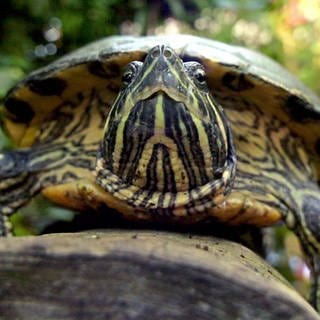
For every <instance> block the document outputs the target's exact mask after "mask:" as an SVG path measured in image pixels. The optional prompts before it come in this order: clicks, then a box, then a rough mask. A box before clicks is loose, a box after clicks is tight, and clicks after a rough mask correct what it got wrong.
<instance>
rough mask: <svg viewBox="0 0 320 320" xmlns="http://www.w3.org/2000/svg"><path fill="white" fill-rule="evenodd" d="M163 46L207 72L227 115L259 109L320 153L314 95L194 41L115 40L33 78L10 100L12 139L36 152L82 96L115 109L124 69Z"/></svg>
mask: <svg viewBox="0 0 320 320" xmlns="http://www.w3.org/2000/svg"><path fill="white" fill-rule="evenodd" d="M159 43H163V44H167V45H169V46H170V47H172V48H173V49H174V50H175V51H176V52H177V53H178V54H179V55H180V56H181V57H182V59H183V60H185V61H188V60H197V61H199V62H201V63H202V64H203V65H204V67H205V69H206V72H207V76H208V82H209V86H210V88H211V89H212V94H213V95H214V96H215V97H216V98H217V99H218V100H220V101H219V102H221V104H222V105H223V107H224V108H225V109H227V112H228V109H232V108H235V109H239V107H240V106H239V104H241V103H242V104H245V103H252V104H254V105H255V107H256V108H258V109H261V111H262V112H263V113H267V114H269V115H270V117H273V116H274V117H276V118H278V119H280V120H281V121H283V122H284V123H285V124H287V125H288V127H290V129H291V130H292V133H293V134H296V135H298V136H301V137H302V138H303V140H304V142H305V144H306V145H307V147H308V149H309V150H310V151H311V152H312V153H314V154H319V153H320V140H319V137H320V127H319V121H320V100H319V98H318V97H317V96H316V95H315V94H314V93H313V92H312V91H310V90H309V89H308V88H306V87H305V86H304V85H303V84H302V83H301V82H300V81H298V80H297V79H296V78H295V77H293V76H292V75H291V74H290V73H289V72H287V71H286V70H285V69H284V68H282V67H281V66H280V65H279V64H277V63H275V62H274V61H273V60H271V59H269V58H267V57H266V56H264V55H261V54H259V53H257V52H254V51H251V50H248V49H245V48H242V47H237V46H232V45H227V44H223V43H221V42H217V41H213V40H209V39H204V38H199V37H196V36H190V35H172V36H149V37H140V38H139V37H138V38H137V37H130V36H113V37H108V38H105V39H102V40H100V41H96V42H93V43H91V44H89V45H87V46H84V47H82V48H80V49H78V50H76V51H74V52H73V53H71V54H68V55H65V56H64V57H62V58H61V59H59V60H57V61H55V62H54V63H51V64H49V65H48V66H46V67H44V68H42V69H39V70H37V71H35V72H33V73H31V74H30V75H29V76H28V77H27V78H26V79H24V80H23V81H21V82H20V83H19V84H18V85H17V86H15V87H14V88H13V89H12V90H11V91H10V92H9V94H8V95H7V98H6V100H5V113H6V119H5V126H6V128H7V131H8V132H9V135H10V136H11V137H12V138H13V140H14V141H15V142H16V143H17V144H18V145H19V146H29V145H32V143H33V141H34V137H35V135H36V134H37V130H38V129H39V124H40V123H42V121H43V119H44V118H48V117H50V114H52V111H53V110H55V109H56V108H58V107H59V106H60V105H61V104H62V103H63V102H64V101H65V100H67V99H69V98H70V97H72V96H73V95H75V94H76V93H78V92H81V91H86V90H90V89H92V88H96V89H97V90H99V89H100V90H105V91H106V94H107V95H109V96H110V98H109V99H110V103H112V100H113V99H114V98H115V96H116V94H117V92H118V90H119V87H120V81H121V70H122V68H123V67H124V66H125V65H126V64H127V63H129V62H130V61H132V60H141V59H143V57H144V56H145V55H146V53H147V52H148V50H150V48H152V47H154V46H155V45H156V44H159ZM235 95H237V96H239V95H240V96H241V97H243V100H242V102H240V103H237V105H235V104H233V103H232V100H233V97H234V96H235ZM244 101H245V102H244ZM243 107H245V106H242V108H243ZM244 121H246V119H244ZM306 128H307V129H306ZM235 130H236V129H235Z"/></svg>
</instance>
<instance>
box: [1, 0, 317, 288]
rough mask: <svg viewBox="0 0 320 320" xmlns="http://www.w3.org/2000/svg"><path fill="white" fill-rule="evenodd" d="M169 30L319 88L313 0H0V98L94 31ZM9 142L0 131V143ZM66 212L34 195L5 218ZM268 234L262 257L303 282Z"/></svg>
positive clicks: (283, 244)
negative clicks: (248, 54) (259, 55)
mask: <svg viewBox="0 0 320 320" xmlns="http://www.w3.org/2000/svg"><path fill="white" fill-rule="evenodd" d="M172 33H191V34H196V35H201V36H205V37H208V38H212V39H217V40H220V41H224V42H227V43H232V44H237V45H242V46H246V47H249V48H252V49H254V50H258V51H261V52H263V53H265V54H267V55H269V56H271V57H272V58H274V59H276V60H277V61H278V62H280V63H281V64H283V65H284V66H285V67H287V68H288V69H289V70H290V71H292V73H294V74H295V75H296V76H297V77H298V78H299V79H300V80H301V81H302V82H304V83H305V84H306V85H307V86H309V87H311V88H312V89H313V90H314V91H316V92H317V93H318V94H320V81H319V73H320V40H319V39H320V1H319V0H288V1H284V0H274V1H272V0H242V1H241V0H237V1H235V0H167V1H165V0H153V1H148V0H125V1H124V0H92V1H84V0H82V1H81V0H55V1H53V0H51V1H50V0H9V1H8V0H7V1H2V2H1V4H0V98H1V99H3V98H4V96H5V94H6V92H7V91H8V89H9V88H10V87H11V86H12V85H13V84H14V83H16V82H17V81H18V80H19V79H21V78H23V77H24V76H25V75H26V74H28V73H29V72H30V71H31V70H34V69H35V68H38V67H40V66H43V65H46V64H48V63H49V62H50V61H52V60H54V59H56V58H58V57H60V56H61V55H63V54H65V53H66V52H69V51H71V50H73V49H75V48H77V47H80V46H82V45H83V44H86V43H88V42H90V41H93V40H95V39H99V38H102V37H104V36H108V35H114V34H132V35H145V34H172ZM10 147H11V144H10V141H8V139H7V138H6V137H5V135H4V133H3V132H2V131H0V149H1V148H10ZM30 213H32V214H30ZM35 213H36V214H35ZM38 215H41V217H39V216H38ZM72 217H73V214H72V213H71V212H69V211H67V210H63V209H57V208H55V207H51V206H50V207H49V206H48V204H47V202H46V201H45V200H43V199H39V200H38V201H35V202H33V203H32V204H31V205H30V206H29V207H28V208H27V209H25V210H21V212H19V214H17V215H15V216H14V218H13V220H14V223H15V225H16V230H17V232H18V233H19V234H26V233H37V232H41V230H42V229H43V228H45V227H46V226H47V225H48V224H49V223H50V222H51V221H52V220H55V219H64V220H70V219H72ZM270 239H272V240H270ZM288 239H289V240H288ZM269 242H270V243H269V246H271V247H273V248H274V249H276V250H272V251H271V253H270V255H269V261H271V262H272V263H273V264H275V265H276V266H278V267H279V268H280V269H282V270H284V271H285V272H286V273H287V275H288V276H289V277H290V278H291V279H292V281H293V282H296V283H298V286H302V287H303V288H304V287H305V283H306V281H305V280H306V279H307V278H308V272H307V269H306V267H305V265H304V264H303V263H302V261H301V258H300V253H299V247H298V245H297V244H296V241H295V239H294V238H293V237H292V236H291V234H288V233H286V232H285V231H284V229H283V228H278V231H277V232H276V234H272V237H269ZM288 243H289V244H288ZM286 249H287V250H286ZM284 251H286V252H287V254H283V252H284ZM287 261H289V264H288V262H287ZM288 265H289V267H288ZM297 280H302V281H298V282H297ZM302 291H304V289H302Z"/></svg>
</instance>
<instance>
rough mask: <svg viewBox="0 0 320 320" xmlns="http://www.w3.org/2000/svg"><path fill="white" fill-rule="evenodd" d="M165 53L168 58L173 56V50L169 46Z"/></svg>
mask: <svg viewBox="0 0 320 320" xmlns="http://www.w3.org/2000/svg"><path fill="white" fill-rule="evenodd" d="M163 55H164V56H165V57H166V58H171V56H172V50H171V49H170V48H168V47H166V48H165V49H164V51H163Z"/></svg>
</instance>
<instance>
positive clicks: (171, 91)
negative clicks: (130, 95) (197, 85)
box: [135, 83, 189, 105]
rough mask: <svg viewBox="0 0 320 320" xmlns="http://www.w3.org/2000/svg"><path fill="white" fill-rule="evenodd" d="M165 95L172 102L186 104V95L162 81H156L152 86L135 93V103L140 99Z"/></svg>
mask: <svg viewBox="0 0 320 320" xmlns="http://www.w3.org/2000/svg"><path fill="white" fill-rule="evenodd" d="M161 95H163V96H166V98H167V99H171V100H173V101H174V102H178V103H184V104H186V105H187V104H188V100H189V99H188V96H187V95H186V93H185V92H182V90H180V91H179V88H174V87H168V86H166V85H164V84H163V83H158V84H157V85H154V86H152V87H147V88H144V89H143V90H141V91H140V92H139V93H137V95H136V98H135V104H136V103H138V102H139V101H142V100H149V99H153V98H156V97H157V96H161Z"/></svg>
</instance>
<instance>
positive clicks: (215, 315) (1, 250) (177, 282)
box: [0, 230, 320, 320]
mask: <svg viewBox="0 0 320 320" xmlns="http://www.w3.org/2000/svg"><path fill="white" fill-rule="evenodd" d="M0 319H1V320H3V319H15V320H20V319H23V320H24V319H32V320H38V319H39V320H40V319H41V320H45V319H50V320H51V319H64V320H68V319H77V320H79V319H80V320H81V319H86V320H87V319H95V320H96V319H97V320H98V319H104V320H105V319H116V320H122V319H123V320H127V319H152V320H155V319H223V320H228V319H230V320H231V319H232V320H234V319H250V320H251V319H286V320H287V319H306V320H308V319H318V320H319V319H320V317H319V316H318V315H317V314H316V312H315V311H314V310H313V309H312V308H311V307H310V306H309V304H308V303H307V302H306V301H305V300H304V299H303V298H302V297H301V296H300V295H299V294H298V293H297V292H296V291H295V290H294V289H293V288H292V287H291V285H290V284H289V283H288V282H287V281H286V280H285V279H284V278H283V277H282V276H281V275H280V274H279V273H278V272H277V271H275V270H274V269H273V268H271V267H270V266H269V265H268V264H266V263H265V262H264V261H263V260H262V259H261V258H259V257H258V256H257V255H256V254H254V253H253V252H252V251H250V250H249V249H247V248H245V247H243V246H241V245H239V244H237V243H234V242H230V241H227V240H222V239H218V238H213V237H207V236H191V235H188V234H177V233H172V232H156V231H142V230H139V231H134V230H133V231H128V230H122V231H121V230H107V231H91V232H81V233H70V234H54V235H43V236H28V237H15V238H5V239H1V241H0Z"/></svg>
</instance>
